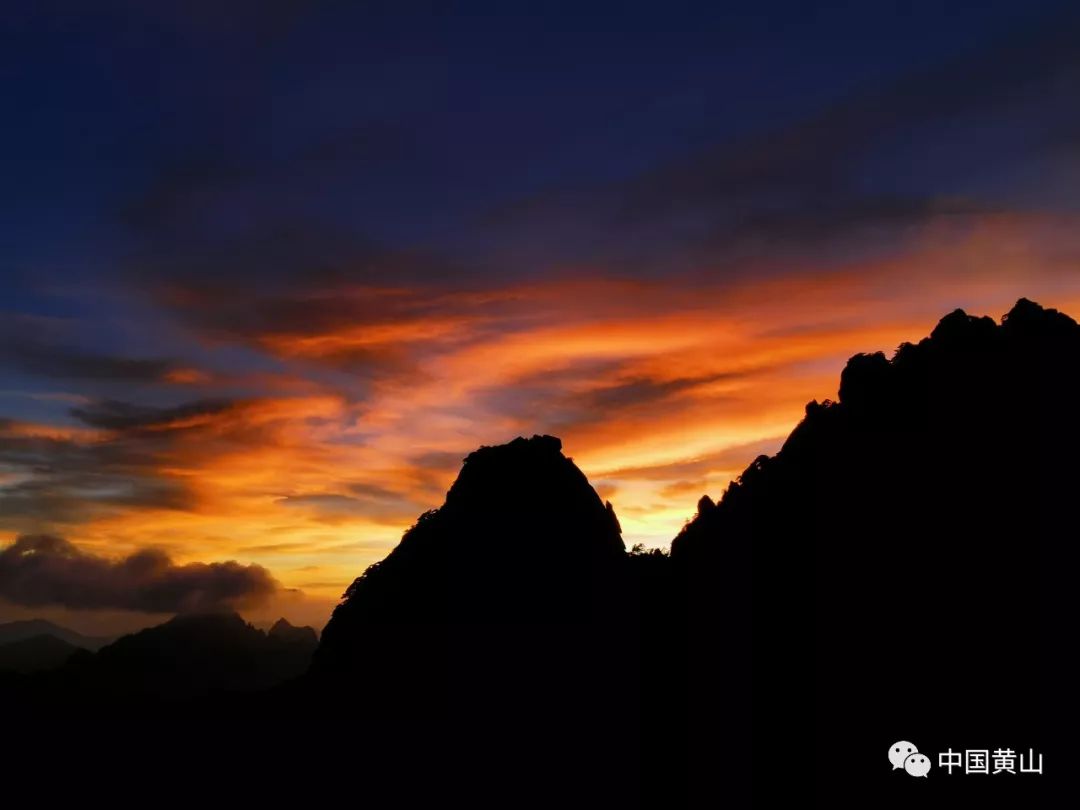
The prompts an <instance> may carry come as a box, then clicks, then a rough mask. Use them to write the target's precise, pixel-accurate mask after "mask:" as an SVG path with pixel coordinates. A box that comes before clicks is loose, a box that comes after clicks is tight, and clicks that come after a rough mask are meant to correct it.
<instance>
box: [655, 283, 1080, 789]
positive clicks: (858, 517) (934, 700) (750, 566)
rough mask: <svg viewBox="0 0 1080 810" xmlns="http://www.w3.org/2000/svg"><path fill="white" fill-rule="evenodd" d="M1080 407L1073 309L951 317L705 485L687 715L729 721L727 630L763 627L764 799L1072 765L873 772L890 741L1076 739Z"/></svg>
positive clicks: (693, 566)
mask: <svg viewBox="0 0 1080 810" xmlns="http://www.w3.org/2000/svg"><path fill="white" fill-rule="evenodd" d="M1078 414H1080V327H1078V326H1077V324H1076V323H1075V322H1074V321H1073V320H1072V319H1070V318H1068V317H1066V316H1065V315H1062V314H1060V313H1058V312H1056V311H1054V310H1044V309H1042V308H1040V307H1039V306H1037V305H1035V304H1033V303H1031V302H1029V301H1026V300H1021V301H1020V302H1018V303H1017V305H1016V306H1015V307H1014V308H1013V310H1012V311H1011V312H1010V313H1009V314H1008V315H1006V316H1005V318H1004V319H1003V321H1002V323H1001V324H996V323H995V322H994V321H992V320H991V319H989V318H977V317H973V316H969V315H967V314H965V313H964V312H961V311H956V312H953V313H952V314H950V315H948V316H947V317H945V318H944V319H943V320H942V321H941V322H940V323H939V324H938V326H937V327H936V328H935V329H934V331H933V333H932V334H931V336H930V337H929V338H927V339H925V340H922V341H921V342H919V343H918V344H914V345H912V344H905V345H903V346H901V347H900V348H899V350H898V351H897V352H896V354H895V356H894V357H892V358H891V359H888V358H886V357H885V356H884V355H883V354H872V355H858V356H856V357H853V358H852V359H851V360H850V362H849V363H848V365H847V368H846V369H845V370H844V372H843V375H842V377H841V382H840V396H839V400H838V401H836V402H825V403H822V404H819V403H817V402H812V403H810V404H809V405H808V406H807V409H806V416H805V418H804V419H803V421H802V422H801V423H800V424H799V426H798V427H797V428H796V429H795V430H794V431H793V432H792V433H791V435H790V437H789V438H788V439H787V441H786V442H785V444H784V445H783V448H782V449H781V450H780V452H779V453H777V455H775V456H773V457H771V458H767V457H761V458H759V459H757V460H756V461H755V462H754V463H753V464H752V465H751V466H750V467H749V468H748V469H747V470H746V471H745V472H744V473H743V475H742V476H741V478H740V479H739V480H738V482H736V483H734V484H732V485H731V486H730V487H729V489H728V490H727V492H725V493H724V497H723V498H722V499H721V500H720V502H719V503H718V504H714V503H713V502H712V501H711V500H709V499H707V498H703V499H702V501H701V503H700V505H699V509H698V514H697V516H696V518H695V519H694V520H693V521H692V522H691V523H690V524H689V525H688V526H687V527H686V528H685V529H684V530H683V532H682V533H681V534H680V535H679V537H678V538H676V540H675V542H674V544H673V549H672V557H673V562H674V563H675V564H676V566H677V567H678V568H679V569H680V572H682V573H683V574H684V576H685V577H686V582H687V583H688V589H689V592H690V593H691V594H692V597H693V601H692V613H691V616H692V622H691V626H692V629H693V634H692V640H693V641H692V644H691V645H690V654H691V656H692V660H693V661H694V672H695V677H696V679H695V682H694V690H693V694H694V698H695V703H694V706H693V716H694V717H695V718H696V719H695V722H700V723H704V724H708V723H711V722H721V721H722V718H723V717H725V716H726V715H728V714H729V698H730V696H729V695H727V694H723V693H722V692H720V691H719V690H718V689H710V688H709V685H710V684H714V685H718V684H722V683H724V682H725V679H726V678H727V677H728V675H727V673H729V672H730V671H731V669H732V660H731V657H730V656H729V655H726V654H724V653H723V652H721V651H719V650H718V649H717V648H716V646H715V639H716V637H717V631H718V630H719V629H720V628H722V627H723V628H725V629H726V628H730V627H731V625H732V624H736V625H738V626H739V627H752V644H751V649H752V652H753V675H752V694H753V702H752V712H753V715H752V728H753V735H752V739H753V746H752V747H753V757H754V761H753V772H754V776H755V780H754V788H755V799H757V800H761V801H764V802H767V801H768V797H769V796H770V795H772V794H773V793H774V792H775V791H776V790H777V788H778V787H779V785H780V783H779V782H778V781H777V776H778V774H780V773H783V774H784V775H785V776H784V778H785V779H794V780H798V782H799V783H800V784H803V785H805V786H806V789H807V790H811V789H813V790H814V791H815V793H816V796H817V797H818V799H819V801H826V800H827V801H829V802H830V803H831V805H832V806H837V807H853V806H870V805H877V806H881V803H882V802H883V801H886V800H888V801H892V800H896V801H898V802H900V803H904V804H905V805H906V806H939V804H938V803H939V802H940V803H941V805H942V806H943V805H944V804H945V803H960V804H965V803H969V802H974V801H985V800H987V798H988V797H991V796H992V797H993V798H995V799H996V800H1000V801H1003V802H1006V803H1008V804H1010V805H1011V806H1033V805H1035V804H1036V802H1037V800H1038V797H1039V795H1040V791H1042V793H1043V795H1044V798H1047V797H1048V796H1049V792H1050V790H1051V786H1053V785H1055V781H1056V784H1057V785H1058V786H1059V787H1060V785H1061V781H1062V780H1063V779H1064V776H1065V774H1064V772H1063V771H1060V770H1059V771H1058V772H1057V774H1056V777H1055V774H1053V773H1050V774H1047V775H1044V776H1043V777H1038V776H1030V775H1029V776H1028V777H1027V779H1026V780H1024V779H1022V778H1020V777H1017V778H1015V779H1011V780H1010V779H1008V778H1005V779H1003V778H1001V775H998V777H997V779H996V781H994V780H991V781H989V782H984V783H981V784H980V783H979V782H978V778H977V777H970V776H969V777H968V778H967V780H966V781H965V780H964V778H963V777H956V776H954V777H953V778H952V779H951V780H950V779H949V776H948V775H947V774H945V773H943V772H934V773H931V774H930V776H929V777H928V781H929V780H933V782H934V783H935V784H933V785H932V786H930V785H923V784H921V783H922V782H923V780H916V779H907V778H905V779H900V780H897V779H895V778H892V777H895V776H896V775H897V774H892V773H890V771H889V766H888V765H887V763H886V764H885V767H884V768H883V767H882V764H883V763H885V754H886V751H887V750H888V747H889V746H890V745H891V744H892V743H894V742H895V741H896V740H911V741H914V742H915V743H916V744H917V745H918V746H920V751H929V752H932V760H933V762H934V763H935V764H936V763H937V756H936V753H934V752H937V751H945V750H946V749H948V748H950V747H951V748H953V749H958V748H959V749H962V750H963V749H968V748H971V749H987V748H990V749H994V748H998V747H1002V748H1009V747H1011V748H1013V749H1023V751H1024V752H1025V753H1027V751H1028V748H1029V747H1032V746H1033V747H1034V748H1036V749H1040V747H1041V748H1042V749H1043V750H1045V749H1048V748H1049V749H1051V750H1052V754H1051V753H1049V752H1047V756H1048V757H1051V756H1052V757H1053V758H1054V759H1055V760H1057V761H1058V763H1059V764H1058V766H1057V767H1058V768H1061V767H1062V766H1063V765H1064V763H1065V762H1066V761H1067V760H1068V757H1069V756H1071V755H1072V754H1073V752H1072V751H1070V750H1069V747H1068V746H1069V742H1068V741H1070V740H1072V739H1074V734H1073V732H1072V730H1071V729H1072V724H1073V721H1074V720H1075V719H1076V718H1077V717H1078V713H1077V706H1078V698H1077V696H1076V689H1075V683H1076V674H1077V665H1076V663H1075V662H1076V660H1077V659H1076V657H1075V655H1074V654H1073V651H1072V649H1071V647H1072V644H1073V642H1072V639H1073V638H1074V637H1075V628H1076V620H1077V606H1076V605H1077V603H1076V591H1075V577H1076V564H1077V561H1078V553H1077V549H1076V529H1075V527H1076V518H1077V512H1076V493H1077V491H1078V486H1080V467H1078V463H1080V421H1078V419H1077V416H1078ZM745 572H752V575H751V576H750V577H748V578H746V577H744V576H743V574H744V573H745ZM739 637H740V638H741V639H744V643H743V644H742V646H743V647H744V648H745V646H746V645H745V640H746V639H745V637H744V636H743V635H742V634H741V632H740V636H739ZM1070 684H1072V685H1070ZM796 740H797V745H798V750H799V753H798V755H797V756H793V754H792V745H793V742H794V741H796ZM973 778H974V779H975V781H974V783H973V781H972V779H973ZM1047 801H1049V799H1048V798H1047ZM1048 806H1053V805H1052V803H1051V804H1048Z"/></svg>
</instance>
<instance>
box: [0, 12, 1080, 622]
mask: <svg viewBox="0 0 1080 810" xmlns="http://www.w3.org/2000/svg"><path fill="white" fill-rule="evenodd" d="M1078 38H1080V11H1077V10H1076V7H1075V4H1070V3H1064V2H1059V3H1050V2H1032V1H1031V0H1028V1H1027V2H1022V3H1021V2H1008V3H1006V2H993V1H992V0H982V2H972V3H967V2H949V3H941V2H940V0H935V1H934V2H922V1H921V0H915V1H914V2H903V3H901V2H896V3H881V2H859V3H834V4H815V3H806V2H769V1H768V0H766V1H765V2H760V1H759V2H754V3H727V4H725V3H717V2H711V3H678V2H672V3H663V4H659V3H647V4H646V3H641V4H638V3H633V2H625V1H624V2H618V3H598V2H574V3H561V2H544V3H524V2H513V1H511V2H506V1H505V0H504V1H503V2H497V3H496V2H492V3H483V2H471V3H435V2H429V3H414V2H401V1H399V2H392V3H377V2H373V3H344V2H299V0H297V1H296V2H288V1H287V0H264V1H263V2H255V0H235V1H234V2H224V3H223V2H204V0H192V1H191V2H185V3H172V2H148V3H147V2H133V1H132V2H111V1H110V0H104V1H103V2H100V3H94V4H85V3H75V2H48V0H45V1H44V2H33V3H31V2H21V1H20V0H17V2H16V3H14V4H13V6H12V7H11V8H7V7H6V8H5V15H4V18H3V20H2V21H0V98H3V100H4V101H3V103H4V106H5V111H4V120H5V125H4V126H3V127H2V128H0V178H3V180H2V182H0V217H2V221H3V223H4V224H3V228H2V229H0V290H2V294H0V621H2V620H7V619H13V618H26V617H29V616H47V617H51V618H54V619H58V620H61V621H64V622H66V623H67V624H69V625H70V626H73V627H76V628H77V629H83V630H87V631H96V632H100V631H102V630H105V631H116V630H119V629H130V628H133V627H138V626H143V625H146V624H151V623H154V622H155V621H160V620H161V617H163V616H167V615H170V614H171V613H173V612H175V611H177V610H185V609H198V608H201V607H205V606H208V605H211V604H228V605H230V606H235V607H237V608H239V609H241V611H242V612H243V613H244V615H245V616H248V617H251V618H252V619H253V620H255V621H269V620H271V619H273V618H276V617H277V616H280V615H284V616H286V617H288V618H290V619H291V620H294V621H297V622H304V623H310V624H314V625H316V626H321V624H323V623H324V622H325V620H326V618H327V616H328V614H329V611H330V610H331V609H332V607H333V605H334V604H336V602H337V600H338V598H339V597H340V595H341V594H342V592H343V591H344V589H345V587H346V586H347V585H348V584H349V582H351V580H352V579H353V578H354V577H356V576H358V575H359V574H360V573H361V572H362V571H363V570H364V569H365V568H366V567H367V566H368V565H370V564H371V563H373V562H375V561H377V560H379V559H381V558H382V557H383V556H385V555H386V553H387V552H388V551H389V550H390V549H391V548H392V547H393V546H394V545H395V544H396V542H397V540H398V539H399V538H400V536H401V533H402V532H403V530H404V529H406V528H407V527H408V526H409V525H411V524H412V523H413V522H414V521H415V519H416V518H417V517H418V516H419V515H420V514H421V513H422V512H424V511H426V510H428V509H432V508H435V507H437V506H439V505H440V503H441V502H442V499H443V496H444V494H445V492H446V490H447V488H448V487H449V485H450V483H451V482H452V481H453V479H454V477H455V475H456V472H457V470H458V469H459V467H460V464H461V461H462V459H463V458H464V456H465V455H466V454H467V453H469V452H470V451H471V450H473V449H475V448H476V447H478V446H480V445H484V444H497V443H502V442H505V441H509V440H510V439H512V438H514V437H515V436H518V435H532V434H535V433H550V434H554V435H558V436H560V437H561V438H562V440H563V447H564V450H565V452H566V453H567V455H569V456H571V457H572V458H573V459H574V460H575V462H576V463H577V464H578V465H579V466H580V467H581V469H582V470H583V471H584V472H585V473H586V475H587V476H588V477H589V479H590V481H591V482H592V483H593V485H594V486H595V487H596V489H597V491H598V492H599V493H600V494H601V496H602V497H603V498H605V499H607V500H610V501H611V502H612V504H613V505H614V508H615V510H616V512H617V514H618V516H619V519H620V522H621V524H622V527H623V533H624V539H625V540H626V542H627V544H628V545H632V544H634V543H644V544H646V545H647V546H666V545H667V544H669V543H670V541H671V539H672V538H673V537H674V536H675V534H676V533H677V532H678V531H679V529H680V528H681V526H682V525H683V523H684V522H685V521H686V520H687V519H688V518H690V517H692V516H693V513H694V511H695V508H696V502H697V500H698V498H699V497H700V496H701V495H703V494H706V493H708V494H709V495H711V496H713V497H714V498H715V497H718V496H719V495H720V494H721V493H722V492H723V489H724V487H725V486H726V484H727V483H728V482H729V481H730V480H731V479H732V478H733V477H735V476H737V475H738V474H739V473H740V472H741V470H742V469H744V468H745V467H746V465H747V464H748V463H749V462H750V461H752V460H753V459H754V458H755V457H756V456H757V455H759V454H761V453H771V452H775V450H776V449H778V448H779V446H780V444H781V443H782V441H783V439H784V437H785V436H786V435H787V433H788V432H789V431H790V430H791V428H792V427H793V426H794V425H795V424H796V423H797V422H798V420H799V419H800V418H801V416H802V414H803V409H804V407H805V405H806V403H807V402H808V401H810V400H812V399H818V400H823V399H826V398H835V396H836V389H837V385H838V382H839V372H840V370H841V369H842V368H843V366H844V363H845V361H846V359H847V358H848V357H849V356H851V355H852V354H855V353H857V352H871V351H885V352H886V353H891V352H892V351H893V350H895V348H896V347H897V346H898V345H899V344H900V343H902V342H904V341H917V340H919V339H920V338H922V337H924V336H926V335H927V334H928V333H929V331H930V330H931V329H932V328H933V326H934V324H935V323H936V322H937V320H938V319H940V317H941V316H943V315H944V314H946V313H947V312H949V311H951V310H952V309H955V308H957V307H961V308H964V309H965V310H967V311H968V312H971V313H973V314H980V315H981V314H989V315H992V316H993V317H995V318H999V317H1000V316H1001V315H1002V314H1003V313H1005V312H1006V311H1007V310H1008V309H1009V308H1010V306H1011V305H1012V303H1013V302H1014V301H1015V300H1016V299H1017V298H1019V297H1021V296H1026V297H1028V298H1031V299H1033V300H1036V301H1038V302H1039V303H1041V304H1043V305H1046V306H1053V307H1056V308H1059V309H1062V310H1064V311H1066V312H1068V313H1070V314H1072V315H1074V316H1077V315H1080V261H1078V260H1080V192H1078V191H1077V189H1078V188H1080V104H1077V103H1076V99H1077V98H1080V49H1077V48H1076V46H1075V43H1076V42H1077V41H1078Z"/></svg>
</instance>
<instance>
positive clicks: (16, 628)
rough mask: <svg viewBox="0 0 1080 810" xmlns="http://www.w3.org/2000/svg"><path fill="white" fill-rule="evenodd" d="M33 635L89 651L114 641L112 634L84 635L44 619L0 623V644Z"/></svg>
mask: <svg viewBox="0 0 1080 810" xmlns="http://www.w3.org/2000/svg"><path fill="white" fill-rule="evenodd" d="M35 636H52V637H53V638H57V639H60V640H61V641H64V642H66V643H67V644H70V645H71V646H72V647H79V648H81V649H84V650H91V651H94V650H99V649H101V648H102V647H104V646H105V645H106V644H109V643H111V642H113V641H115V637H113V636H86V635H83V634H82V633H77V632H75V631H74V630H69V629H68V628H66V627H61V626H60V625H58V624H53V623H52V622H50V621H46V620H45V619H26V620H22V621H17V622H7V623H5V624H0V644H8V643H10V642H12V641H22V640H24V639H29V638H34V637H35Z"/></svg>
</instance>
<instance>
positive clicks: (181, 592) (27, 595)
mask: <svg viewBox="0 0 1080 810" xmlns="http://www.w3.org/2000/svg"><path fill="white" fill-rule="evenodd" d="M280 590H281V586H280V585H279V584H278V583H277V581H276V580H275V579H274V578H273V577H272V576H271V575H270V572H269V571H267V570H266V569H265V568H262V567H261V566H258V565H241V564H240V563H237V562H234V561H229V562H222V563H188V564H186V565H178V564H176V563H175V562H173V561H172V559H170V557H169V556H168V555H167V554H165V553H164V552H162V551H158V550H152V549H150V550H143V551H137V552H135V553H134V554H131V555H130V556H128V557H124V558H122V559H119V560H110V559H107V558H105V557H99V556H97V555H95V554H91V553H89V552H85V551H82V550H80V549H79V548H77V547H76V546H75V545H74V544H73V543H71V542H69V541H68V540H65V539H63V538H61V537H55V536H52V535H23V536H21V537H18V538H17V539H16V540H15V542H14V543H12V544H11V545H10V546H8V547H7V548H5V549H3V550H0V598H3V599H6V600H8V601H9V602H12V603H14V604H17V605H24V606H27V607H38V606H46V605H59V606H62V607H65V608H69V609H74V610H87V609H89V610H101V609H110V608H111V609H121V610H135V611H143V612H147V613H175V612H183V611H193V610H215V609H220V608H239V607H250V606H252V605H257V604H260V603H262V602H265V601H266V600H268V599H269V598H270V597H271V596H274V595H275V594H277V593H278V592H279V591H280Z"/></svg>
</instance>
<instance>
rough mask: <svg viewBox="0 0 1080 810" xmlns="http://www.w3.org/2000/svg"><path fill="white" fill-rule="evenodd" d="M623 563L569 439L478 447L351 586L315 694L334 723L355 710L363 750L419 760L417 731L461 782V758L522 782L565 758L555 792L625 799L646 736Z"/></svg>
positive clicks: (331, 628)
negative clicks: (363, 727) (435, 500)
mask: <svg viewBox="0 0 1080 810" xmlns="http://www.w3.org/2000/svg"><path fill="white" fill-rule="evenodd" d="M626 559H627V557H626V552H625V548H624V545H623V542H622V537H621V530H620V527H619V523H618V520H617V518H616V517H615V513H614V510H613V509H612V508H611V505H610V504H605V503H604V502H603V501H602V500H601V499H600V497H599V496H598V495H597V494H596V492H595V490H593V488H592V487H591V486H590V485H589V482H588V480H587V479H586V478H585V475H584V474H583V473H582V472H581V471H580V470H579V469H578V468H577V467H576V466H575V465H574V463H573V461H572V460H571V459H569V458H567V457H565V456H564V455H563V453H562V444H561V442H560V440H559V439H557V438H555V437H552V436H534V437H532V438H530V439H526V438H518V439H515V440H514V441H512V442H510V443H508V444H505V445H500V446H494V447H483V448H481V449H479V450H477V451H476V452H474V453H472V454H470V455H469V456H468V457H467V458H466V459H465V461H464V464H463V466H462V468H461V472H460V474H459V475H458V477H457V480H456V481H454V483H453V485H452V486H451V487H450V490H449V491H448V492H447V495H446V500H445V503H444V504H443V505H442V506H441V507H439V508H438V509H436V510H433V511H430V512H427V513H425V514H423V515H421V517H420V518H419V520H418V521H417V522H416V524H415V525H414V526H413V527H412V528H411V529H409V530H408V531H407V532H405V534H404V536H403V537H402V540H401V542H400V544H399V545H398V546H397V547H396V548H395V549H394V550H393V551H392V552H391V553H390V554H389V555H388V556H387V557H386V558H385V559H384V560H383V561H382V562H379V563H376V564H375V565H372V566H371V567H369V568H368V569H367V571H365V572H364V574H363V575H362V576H361V577H359V578H358V579H357V580H356V581H355V582H353V584H352V585H351V586H350V587H349V589H348V591H347V592H346V594H345V598H344V601H343V602H342V604H341V605H340V606H338V608H337V609H336V610H335V611H334V614H333V616H332V618H331V619H330V622H329V623H328V624H327V626H326V628H325V629H324V631H323V634H322V639H321V643H320V645H319V649H318V651H317V652H316V654H315V658H314V662H313V666H312V672H311V676H310V678H309V681H310V682H311V684H312V688H313V689H316V688H317V689H318V690H319V692H320V694H321V695H323V696H324V697H325V696H326V695H333V697H329V698H325V699H327V700H328V701H329V702H330V704H331V705H332V707H333V709H332V710H333V711H338V712H340V711H341V710H342V706H343V705H346V704H349V703H351V702H353V701H359V702H360V706H359V707H358V708H359V710H361V711H362V717H363V722H364V723H365V724H367V728H368V729H369V733H368V735H363V740H362V743H364V744H368V743H370V744H372V745H375V746H385V745H391V746H392V745H402V746H406V747H411V746H414V745H415V740H413V739H411V738H408V737H407V738H406V739H401V738H399V737H398V736H397V734H398V730H402V729H403V730H407V731H409V732H410V734H411V733H412V731H413V730H415V729H417V728H422V729H423V732H422V735H423V737H424V738H425V741H426V742H428V743H430V744H432V745H435V742H434V741H435V740H439V741H440V742H441V744H440V745H439V750H440V751H442V752H443V753H442V755H441V762H440V767H441V768H443V769H444V770H446V771H450V772H454V771H460V772H461V773H464V772H467V771H468V768H469V767H470V766H469V765H468V763H466V762H465V761H463V760H459V759H456V757H457V756H458V755H459V753H460V754H461V755H464V754H466V752H467V757H466V758H467V759H471V760H474V761H480V762H483V763H484V767H485V769H487V770H488V771H490V772H491V773H492V774H493V776H492V778H493V779H494V778H495V775H499V777H500V778H503V779H507V780H511V779H513V778H516V779H519V780H525V781H528V782H535V781H536V780H537V779H538V778H539V774H538V770H537V769H539V768H540V766H541V764H542V763H544V762H546V761H548V759H549V758H550V757H551V756H552V752H553V751H558V752H559V759H560V762H561V763H562V769H563V770H562V771H561V772H559V773H551V774H548V776H547V777H546V782H545V784H549V785H550V784H551V783H552V782H553V781H558V782H560V783H562V784H566V782H565V781H564V780H565V779H566V778H567V776H566V775H567V774H570V773H574V774H577V775H578V777H579V781H580V785H581V787H580V790H583V791H586V792H588V791H589V789H590V788H591V787H597V786H599V785H601V784H606V785H607V787H606V788H605V791H606V793H605V795H607V796H609V797H617V796H618V795H619V794H621V793H624V792H626V791H627V790H628V788H629V784H628V782H627V779H626V773H625V764H624V763H625V762H629V761H631V760H632V756H633V752H634V751H635V750H636V740H637V739H638V737H639V727H638V712H637V708H636V705H635V703H636V701H637V697H638V693H637V689H638V655H639V652H638V649H637V647H636V642H635V634H634V632H633V631H634V628H633V621H632V620H630V619H629V613H628V610H627V608H628V603H627V594H628V592H627V588H626V576H625V575H626ZM315 685H317V686H315ZM371 695H378V696H379V698H378V700H377V701H372V700H371V697H370V696H371ZM583 718H589V720H588V721H587V722H583ZM575 726H576V729H575V730H574V732H573V733H571V734H568V733H567V731H568V729H571V728H574V727H575ZM373 727H377V728H379V729H380V731H379V732H378V733H373V732H371V731H370V729H372V728H373ZM451 763H456V765H452V764H451ZM605 774H606V775H607V776H606V778H604V775H605ZM513 775H516V776H513Z"/></svg>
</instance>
